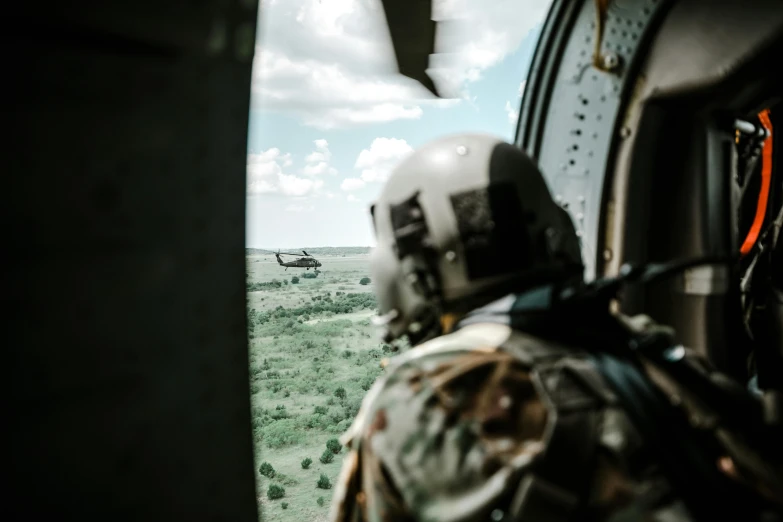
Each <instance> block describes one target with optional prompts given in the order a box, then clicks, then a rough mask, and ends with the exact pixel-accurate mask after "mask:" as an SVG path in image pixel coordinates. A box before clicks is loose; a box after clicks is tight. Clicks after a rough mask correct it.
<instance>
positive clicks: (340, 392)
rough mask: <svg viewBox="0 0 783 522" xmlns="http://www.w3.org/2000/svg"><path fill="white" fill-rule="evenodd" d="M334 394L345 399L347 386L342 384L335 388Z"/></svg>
mask: <svg viewBox="0 0 783 522" xmlns="http://www.w3.org/2000/svg"><path fill="white" fill-rule="evenodd" d="M334 396H335V397H337V398H338V399H345V388H343V387H342V386H340V387H339V388H337V389H336V390H334Z"/></svg>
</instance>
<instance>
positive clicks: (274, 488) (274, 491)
mask: <svg viewBox="0 0 783 522" xmlns="http://www.w3.org/2000/svg"><path fill="white" fill-rule="evenodd" d="M266 496H267V498H269V500H275V499H277V498H283V497H284V496H285V488H284V487H282V486H278V485H277V484H272V485H271V486H269V489H268V490H266Z"/></svg>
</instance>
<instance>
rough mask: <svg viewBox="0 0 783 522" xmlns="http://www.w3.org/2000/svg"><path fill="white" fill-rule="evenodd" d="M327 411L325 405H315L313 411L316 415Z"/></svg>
mask: <svg viewBox="0 0 783 522" xmlns="http://www.w3.org/2000/svg"><path fill="white" fill-rule="evenodd" d="M328 412H329V410H328V409H327V408H326V406H316V407H315V411H314V412H313V413H315V414H316V415H326V414H327V413H328Z"/></svg>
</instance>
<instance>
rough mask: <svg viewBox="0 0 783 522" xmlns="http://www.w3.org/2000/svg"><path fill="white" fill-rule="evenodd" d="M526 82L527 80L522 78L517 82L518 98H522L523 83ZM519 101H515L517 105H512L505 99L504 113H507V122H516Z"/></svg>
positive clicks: (523, 92)
mask: <svg viewBox="0 0 783 522" xmlns="http://www.w3.org/2000/svg"><path fill="white" fill-rule="evenodd" d="M526 84H527V80H522V83H520V84H519V91H518V93H517V98H518V100H521V99H522V95H523V94H525V85H526ZM518 107H519V103H517V106H514V105H512V104H511V102H510V101H508V100H506V114H508V121H509V123H516V122H517V119H518V118H519V108H518Z"/></svg>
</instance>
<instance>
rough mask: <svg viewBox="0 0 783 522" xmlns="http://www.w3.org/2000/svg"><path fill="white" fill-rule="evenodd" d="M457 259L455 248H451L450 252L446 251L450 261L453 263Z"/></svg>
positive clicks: (447, 258)
mask: <svg viewBox="0 0 783 522" xmlns="http://www.w3.org/2000/svg"><path fill="white" fill-rule="evenodd" d="M456 260H457V254H456V252H454V251H453V250H449V251H448V252H446V261H448V262H449V263H453V262H454V261H456Z"/></svg>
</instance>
